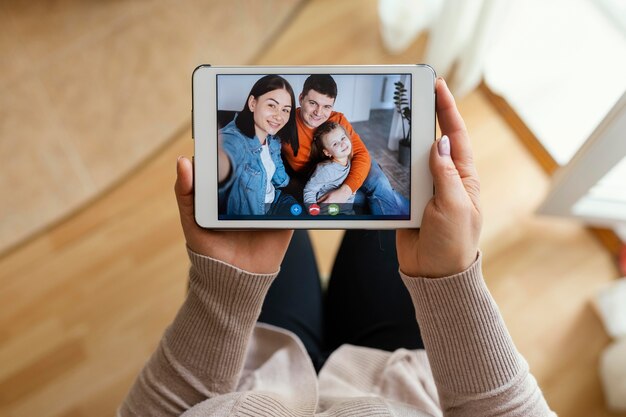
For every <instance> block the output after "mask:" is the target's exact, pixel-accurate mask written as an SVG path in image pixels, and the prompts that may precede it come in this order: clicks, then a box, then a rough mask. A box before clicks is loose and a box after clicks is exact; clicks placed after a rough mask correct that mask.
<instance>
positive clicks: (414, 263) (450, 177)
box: [396, 78, 482, 278]
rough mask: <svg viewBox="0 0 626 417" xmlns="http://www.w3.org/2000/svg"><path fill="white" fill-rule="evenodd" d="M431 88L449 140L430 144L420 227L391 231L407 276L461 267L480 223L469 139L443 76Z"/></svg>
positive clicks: (470, 257)
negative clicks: (429, 190)
mask: <svg viewBox="0 0 626 417" xmlns="http://www.w3.org/2000/svg"><path fill="white" fill-rule="evenodd" d="M436 88H437V109H436V110H437V117H438V119H439V126H440V127H441V132H442V134H443V135H445V136H447V137H448V138H449V145H446V143H445V142H446V140H445V139H444V140H441V139H440V140H438V141H437V142H435V143H434V144H433V146H432V148H431V152H430V170H431V173H432V175H433V181H434V185H435V195H434V196H433V198H432V199H431V200H430V201H429V202H428V204H427V206H426V208H425V209H424V217H423V219H422V227H421V229H420V230H410V229H403V230H398V231H397V233H396V246H397V251H398V262H399V263H400V270H401V271H402V272H403V273H405V274H406V275H409V276H413V277H431V278H437V277H444V276H450V275H454V274H457V273H459V272H462V271H464V270H466V269H467V268H468V267H469V266H471V265H472V263H474V261H475V260H476V256H477V254H478V239H479V237H480V229H481V226H482V214H481V210H480V182H479V180H478V174H477V172H476V168H475V167H474V160H473V156H472V148H471V145H470V138H469V135H468V134H467V130H466V128H465V123H464V122H463V118H462V117H461V115H460V114H459V111H458V109H457V108H456V103H455V102H454V97H452V93H450V90H448V87H447V85H446V83H445V81H444V80H443V78H438V79H437V84H436ZM446 148H447V152H446Z"/></svg>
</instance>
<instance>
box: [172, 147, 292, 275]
mask: <svg viewBox="0 0 626 417" xmlns="http://www.w3.org/2000/svg"><path fill="white" fill-rule="evenodd" d="M176 173H177V178H176V185H175V186H174V191H175V193H176V200H177V201H178V211H179V212H180V222H181V225H182V227H183V233H184V234H185V240H186V241H187V246H189V248H190V249H191V250H192V251H194V252H196V253H198V254H200V255H204V256H209V257H211V258H213V259H218V260H220V261H223V262H226V263H228V264H230V265H233V266H236V267H237V268H240V269H243V270H245V271H248V272H251V273H256V274H271V273H275V272H276V271H278V268H279V267H280V264H281V262H282V261H283V257H284V256H285V252H286V251H287V246H289V241H290V240H291V235H292V234H293V230H257V231H230V230H227V231H222V230H208V229H203V228H202V227H200V226H198V224H197V223H196V220H195V217H194V211H193V210H194V200H193V199H194V192H193V166H192V164H191V161H190V160H189V159H187V158H184V157H181V158H179V159H178V162H177V165H176Z"/></svg>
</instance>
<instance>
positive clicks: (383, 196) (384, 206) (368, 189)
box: [354, 159, 409, 216]
mask: <svg viewBox="0 0 626 417" xmlns="http://www.w3.org/2000/svg"><path fill="white" fill-rule="evenodd" d="M364 202H367V205H368V206H369V208H370V211H371V214H374V215H381V214H385V215H395V216H406V215H408V214H409V200H407V199H406V198H405V197H404V196H402V195H401V194H400V193H398V192H397V191H395V190H394V189H393V188H391V184H390V183H389V179H388V178H387V176H386V175H385V173H384V172H383V170H382V169H381V167H380V165H378V162H376V161H375V160H374V159H372V166H371V168H370V172H369V174H367V178H365V181H364V182H363V185H361V188H359V189H358V191H357V192H356V196H355V198H354V204H356V205H363V203H364Z"/></svg>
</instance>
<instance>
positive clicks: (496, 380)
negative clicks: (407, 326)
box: [400, 253, 525, 393]
mask: <svg viewBox="0 0 626 417" xmlns="http://www.w3.org/2000/svg"><path fill="white" fill-rule="evenodd" d="M481 261H482V255H481V254H480V253H479V255H478V257H477V259H476V261H475V262H474V263H473V264H472V265H471V266H470V267H469V268H468V269H467V270H465V271H463V272H461V273H459V274H456V275H452V276H449V277H443V278H424V277H417V278H415V277H409V276H407V275H404V274H403V273H402V272H400V275H401V276H402V280H403V281H404V283H405V285H406V287H407V288H408V290H409V293H410V294H411V298H412V299H413V304H414V306H415V313H416V317H417V321H418V323H419V326H420V330H421V332H422V339H423V341H424V346H425V347H426V350H427V353H428V356H429V359H430V362H431V367H432V370H433V374H434V375H435V377H436V378H435V379H436V380H437V381H438V385H441V388H445V389H446V390H450V391H452V392H456V393H479V392H485V391H490V390H493V389H496V388H498V387H501V386H503V385H505V384H507V383H508V382H510V381H511V380H512V379H513V378H515V376H516V375H518V373H519V372H520V371H521V370H522V368H524V366H525V362H524V361H523V359H522V358H521V356H520V355H519V354H518V352H517V350H516V348H515V346H514V344H513V341H512V339H511V337H510V335H509V333H508V331H507V329H506V325H505V324H504V321H503V319H502V316H501V315H500V312H499V310H498V307H497V305H496V303H495V301H494V300H493V298H492V297H491V294H490V293H489V290H488V289H487V286H486V284H485V282H484V280H483V277H482V272H481V271H482V270H481Z"/></svg>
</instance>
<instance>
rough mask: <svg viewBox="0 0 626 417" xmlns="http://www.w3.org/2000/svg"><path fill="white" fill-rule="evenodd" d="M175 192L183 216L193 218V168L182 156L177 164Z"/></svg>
mask: <svg viewBox="0 0 626 417" xmlns="http://www.w3.org/2000/svg"><path fill="white" fill-rule="evenodd" d="M174 192H175V194H176V201H177V202H178V210H179V211H180V214H181V216H191V217H192V218H193V166H192V164H191V161H190V160H189V159H187V158H185V157H182V156H181V157H179V158H178V161H177V162H176V184H175V185H174Z"/></svg>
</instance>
